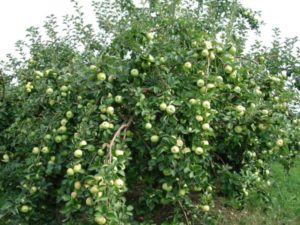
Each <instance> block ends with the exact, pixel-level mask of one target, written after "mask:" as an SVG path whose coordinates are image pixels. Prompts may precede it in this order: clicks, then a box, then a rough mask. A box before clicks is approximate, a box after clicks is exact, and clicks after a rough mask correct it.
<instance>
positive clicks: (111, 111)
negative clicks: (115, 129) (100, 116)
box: [106, 106, 115, 115]
mask: <svg viewBox="0 0 300 225" xmlns="http://www.w3.org/2000/svg"><path fill="white" fill-rule="evenodd" d="M114 111H115V109H114V107H112V106H108V107H107V108H106V113H107V114H109V115H113V114H114Z"/></svg>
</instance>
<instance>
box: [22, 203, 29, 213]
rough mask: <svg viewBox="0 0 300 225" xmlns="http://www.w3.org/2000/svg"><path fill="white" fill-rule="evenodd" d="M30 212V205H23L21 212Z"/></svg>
mask: <svg viewBox="0 0 300 225" xmlns="http://www.w3.org/2000/svg"><path fill="white" fill-rule="evenodd" d="M28 211H29V207H28V205H22V206H21V212H22V213H28Z"/></svg>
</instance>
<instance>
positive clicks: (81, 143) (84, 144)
mask: <svg viewBox="0 0 300 225" xmlns="http://www.w3.org/2000/svg"><path fill="white" fill-rule="evenodd" d="M86 145H87V142H86V140H82V141H80V142H79V146H80V147H83V146H86Z"/></svg>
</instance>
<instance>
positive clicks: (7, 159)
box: [2, 154, 9, 162]
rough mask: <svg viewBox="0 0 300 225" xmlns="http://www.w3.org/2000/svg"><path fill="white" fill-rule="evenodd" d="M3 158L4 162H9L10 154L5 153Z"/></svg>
mask: <svg viewBox="0 0 300 225" xmlns="http://www.w3.org/2000/svg"><path fill="white" fill-rule="evenodd" d="M2 160H3V162H9V155H8V154H4V155H3V156H2Z"/></svg>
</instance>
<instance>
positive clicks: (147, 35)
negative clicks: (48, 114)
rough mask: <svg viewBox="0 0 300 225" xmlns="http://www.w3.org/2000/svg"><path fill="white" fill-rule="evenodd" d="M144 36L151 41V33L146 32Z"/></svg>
mask: <svg viewBox="0 0 300 225" xmlns="http://www.w3.org/2000/svg"><path fill="white" fill-rule="evenodd" d="M146 37H147V39H148V40H149V41H152V40H153V39H154V35H153V33H147V34H146Z"/></svg>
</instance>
